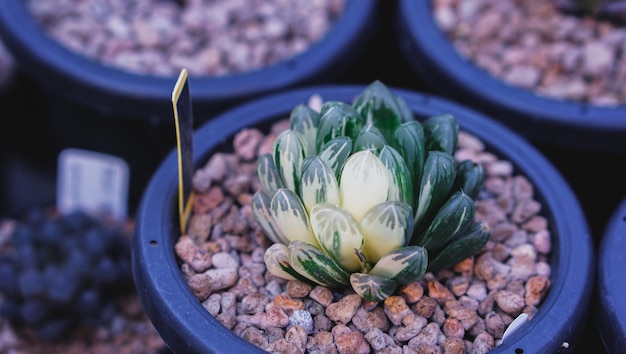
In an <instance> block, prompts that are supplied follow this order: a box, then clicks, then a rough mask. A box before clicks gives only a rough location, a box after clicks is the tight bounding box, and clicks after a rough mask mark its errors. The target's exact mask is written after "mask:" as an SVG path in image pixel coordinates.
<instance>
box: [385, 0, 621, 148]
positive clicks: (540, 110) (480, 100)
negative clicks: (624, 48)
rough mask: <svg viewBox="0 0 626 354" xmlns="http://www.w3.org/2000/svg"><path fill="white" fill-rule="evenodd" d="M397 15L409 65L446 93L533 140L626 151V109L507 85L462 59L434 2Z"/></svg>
mask: <svg viewBox="0 0 626 354" xmlns="http://www.w3.org/2000/svg"><path fill="white" fill-rule="evenodd" d="M396 10H397V18H398V21H397V22H398V23H397V28H396V29H397V33H398V35H399V37H400V41H401V42H400V45H401V48H402V50H403V52H404V53H405V54H406V55H407V59H408V60H407V61H408V62H409V64H410V65H411V66H412V67H413V69H414V70H415V71H417V72H420V73H422V74H423V75H424V76H425V77H426V78H428V79H429V80H428V81H429V83H430V84H431V85H432V86H434V88H435V89H437V90H438V91H440V92H441V93H442V94H445V95H446V96H447V97H454V98H455V99H457V100H458V101H459V102H463V103H465V104H467V105H470V106H473V107H480V109H481V110H484V111H485V112H486V113H487V114H489V115H490V116H491V117H493V118H496V119H498V120H500V121H502V122H504V123H505V124H507V125H508V126H510V127H513V128H514V129H515V130H516V131H518V132H523V135H527V136H529V137H530V138H537V139H540V140H542V141H545V142H547V143H554V142H557V143H560V144H563V145H567V146H570V147H574V148H584V149H594V148H595V149H599V150H602V149H621V150H623V151H626V142H625V140H624V138H623V137H624V134H625V133H626V119H624V117H626V104H620V105H618V106H611V107H605V106H598V105H593V104H589V103H581V102H575V101H571V100H570V101H567V100H558V99H554V98H549V97H542V96H538V95H536V94H534V93H533V92H532V91H531V90H527V89H523V88H519V87H515V86H512V85H509V84H506V83H505V82H503V81H502V80H500V79H498V78H495V77H493V76H491V75H490V74H488V73H487V72H486V71H485V70H484V69H481V68H480V67H478V66H477V65H475V64H474V63H473V62H472V61H470V60H468V59H465V58H463V57H461V55H460V54H459V53H458V51H457V50H456V49H455V48H454V46H453V45H452V44H451V42H450V40H449V39H448V38H447V37H446V35H445V33H444V32H443V31H442V30H441V29H440V27H439V26H438V25H437V23H436V22H435V19H434V16H432V13H433V10H432V1H412V0H399V1H398V6H397V9H396ZM477 83H480V84H477Z"/></svg>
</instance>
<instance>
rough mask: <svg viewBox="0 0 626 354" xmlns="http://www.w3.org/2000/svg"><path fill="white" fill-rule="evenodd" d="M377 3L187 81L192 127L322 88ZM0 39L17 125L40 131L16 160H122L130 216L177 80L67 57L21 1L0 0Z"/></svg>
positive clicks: (164, 139) (355, 51)
mask: <svg viewBox="0 0 626 354" xmlns="http://www.w3.org/2000/svg"><path fill="white" fill-rule="evenodd" d="M377 6H378V2H377V1H375V0H356V1H355V0H349V1H346V4H345V8H344V10H343V12H342V14H341V16H340V17H339V18H338V19H337V20H336V22H335V23H334V24H333V26H332V27H331V28H329V30H328V32H327V33H326V35H325V36H324V37H323V38H321V39H320V40H319V41H318V42H316V43H314V44H312V45H311V46H310V47H308V48H307V49H306V50H305V51H304V52H302V53H300V54H298V55H296V56H294V57H292V58H290V59H286V60H283V61H280V62H277V63H275V64H273V65H269V66H267V67H263V68H261V69H258V70H251V71H248V72H242V73H238V74H232V75H226V76H222V77H208V76H207V77H191V76H190V78H189V80H188V81H189V90H190V92H191V94H192V96H193V100H192V104H193V109H192V111H193V114H194V124H196V125H199V124H201V123H202V121H205V120H208V119H210V118H211V117H212V116H213V115H215V114H217V113H218V112H221V111H223V110H225V109H227V108H230V107H231V106H234V105H236V104H239V103H241V102H243V101H245V100H248V99H251V98H253V97H256V96H261V95H264V94H268V93H271V92H274V91H279V90H283V89H286V88H290V87H294V86H299V85H303V84H311V83H321V82H327V81H330V80H332V79H334V78H335V77H337V76H338V75H340V74H341V73H343V72H345V71H347V70H348V69H349V68H350V66H351V65H353V64H354V63H355V62H356V61H357V60H358V59H359V58H360V55H359V54H360V53H361V51H365V50H366V48H367V46H368V45H369V42H368V39H369V38H370V37H371V35H372V34H373V33H375V31H377V26H378V24H377V21H376V8H377ZM0 36H1V37H2V39H3V41H4V44H5V45H6V47H7V49H8V50H9V51H10V52H11V54H12V55H13V57H14V58H15V61H16V63H19V69H20V71H22V72H24V73H26V74H27V75H28V77H30V78H32V79H33V80H32V81H33V83H34V84H35V85H33V86H35V87H33V88H32V90H31V91H30V92H29V94H28V95H27V96H26V97H24V103H22V105H23V106H24V107H26V106H27V108H29V110H32V109H35V110H36V111H35V112H34V113H32V114H29V115H30V116H29V117H28V118H27V119H26V118H25V119H24V122H25V124H26V125H31V124H32V125H36V126H38V127H39V128H40V130H41V131H45V132H46V135H45V139H44V140H39V139H38V142H39V145H40V146H42V145H43V146H45V147H43V148H40V149H39V152H40V153H39V154H25V155H26V156H24V157H22V158H21V159H22V160H25V161H28V162H29V163H31V164H33V165H36V166H42V165H46V166H53V167H52V169H54V166H55V164H56V160H57V156H58V155H59V153H60V152H61V151H62V150H63V149H66V148H79V149H85V150H90V151H96V152H101V153H105V154H110V155H113V156H117V157H120V158H123V159H124V160H125V161H126V162H127V163H128V165H129V167H130V186H129V207H128V208H129V210H134V209H135V208H136V206H137V204H138V200H139V197H140V195H141V192H142V191H143V188H144V187H145V185H146V183H147V181H148V179H149V177H150V176H151V174H152V173H153V172H154V169H156V167H157V166H158V164H159V162H160V161H161V160H162V159H163V157H164V156H165V155H166V154H167V152H168V151H169V150H170V149H171V148H173V147H174V146H175V144H176V141H175V135H174V134H173V132H174V120H173V112H172V103H171V97H172V89H173V87H174V85H175V83H176V80H177V77H163V76H151V75H141V74H135V73H131V72H128V71H124V70H121V69H118V68H113V67H110V66H105V65H103V64H101V63H99V62H97V61H95V60H92V59H90V58H87V57H86V56H83V55H80V54H77V53H75V52H73V51H71V50H70V49H68V48H67V47H66V46H64V45H63V44H62V43H61V42H59V41H57V40H55V39H54V38H52V37H50V36H49V35H48V34H47V33H46V32H45V31H44V29H43V28H42V27H41V26H40V25H39V24H38V23H37V22H36V20H35V19H34V17H33V15H32V13H31V12H30V10H29V9H28V7H27V5H26V3H25V2H24V1H22V0H3V1H0ZM26 122H27V123H26ZM41 160H44V161H43V162H42V161H41ZM53 171H54V170H53ZM51 174H52V175H54V172H52V173H51ZM49 184H50V185H54V182H53V181H50V183H49ZM21 194H23V195H28V190H24V191H23V193H21ZM18 199H19V198H18Z"/></svg>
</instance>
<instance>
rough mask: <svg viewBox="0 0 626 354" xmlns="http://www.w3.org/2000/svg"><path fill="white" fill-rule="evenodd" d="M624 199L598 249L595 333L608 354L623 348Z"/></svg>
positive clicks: (625, 334)
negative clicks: (621, 271) (596, 325)
mask: <svg viewBox="0 0 626 354" xmlns="http://www.w3.org/2000/svg"><path fill="white" fill-rule="evenodd" d="M624 235H626V200H623V201H622V202H621V203H620V204H619V205H618V206H617V208H616V209H615V211H614V213H613V215H612V216H611V218H610V220H609V223H608V225H607V227H606V230H605V232H604V235H603V237H602V241H601V243H600V248H599V250H598V305H599V306H598V307H599V308H598V314H597V316H596V319H597V323H598V333H600V336H601V338H602V341H603V342H604V347H605V348H606V350H607V351H608V352H609V353H620V352H623V351H624V350H625V349H626V302H625V301H624V293H625V292H626V282H625V281H624V279H623V277H621V276H619V274H620V270H622V269H624V265H625V264H626V241H625V239H624Z"/></svg>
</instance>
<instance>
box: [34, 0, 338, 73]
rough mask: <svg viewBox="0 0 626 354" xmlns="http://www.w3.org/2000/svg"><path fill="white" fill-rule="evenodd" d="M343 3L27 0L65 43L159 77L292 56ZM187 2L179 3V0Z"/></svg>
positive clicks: (247, 66) (232, 69) (243, 67)
mask: <svg viewBox="0 0 626 354" xmlns="http://www.w3.org/2000/svg"><path fill="white" fill-rule="evenodd" d="M344 2H345V0H322V1H309V0H297V1H294V0H288V1H285V0H272V1H265V0H252V1H250V0H217V1H216V0H184V1H174V0H169V1H164V0H141V1H140V0H133V1H129V0H78V1H77V0H47V1H40V0H30V1H28V6H29V9H30V10H31V12H32V13H33V15H34V16H35V18H36V19H37V21H39V23H40V24H41V25H42V26H43V28H44V29H45V30H46V31H47V32H48V33H49V34H50V35H51V37H53V38H55V39H56V40H58V41H59V42H60V43H62V44H63V45H65V46H66V47H68V48H70V49H72V50H74V51H76V52H77V53H81V54H83V55H85V56H87V57H90V58H93V59H96V60H97V61H100V62H102V63H104V64H106V65H109V66H113V67H117V68H121V69H124V70H127V71H131V72H135V73H142V74H152V75H158V76H161V75H163V76H176V75H178V73H179V72H180V70H181V69H182V68H186V69H187V70H188V71H189V74H190V75H192V76H200V75H208V76H221V75H225V74H233V73H238V72H243V71H249V70H252V69H257V68H261V67H264V66H267V65H269V64H273V63H275V62H277V61H280V60H283V59H286V58H288V57H292V56H294V55H296V54H298V53H300V52H302V51H304V50H305V49H307V48H308V47H309V46H310V45H311V44H312V43H314V42H316V41H318V40H319V39H321V38H322V36H323V35H324V34H325V33H326V31H327V30H328V28H330V26H332V24H333V22H334V21H335V20H336V18H337V17H338V16H339V15H340V14H341V11H342V10H343V7H344ZM180 4H184V5H180Z"/></svg>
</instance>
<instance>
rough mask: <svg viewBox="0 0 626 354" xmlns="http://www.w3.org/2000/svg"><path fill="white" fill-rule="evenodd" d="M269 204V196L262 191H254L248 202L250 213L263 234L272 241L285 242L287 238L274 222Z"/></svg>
mask: <svg viewBox="0 0 626 354" xmlns="http://www.w3.org/2000/svg"><path fill="white" fill-rule="evenodd" d="M270 204H271V199H270V197H269V196H268V195H267V194H265V193H264V192H263V191H258V192H256V193H254V195H253V196H252V201H251V202H250V209H251V210H252V215H253V216H254V219H255V220H256V222H257V224H259V227H261V230H263V232H264V233H265V235H266V236H267V237H268V238H269V239H270V240H272V242H274V243H284V244H287V243H289V240H287V238H286V237H285V235H283V233H282V231H280V227H279V226H278V224H276V220H274V217H273V216H272V213H271V212H270Z"/></svg>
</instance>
